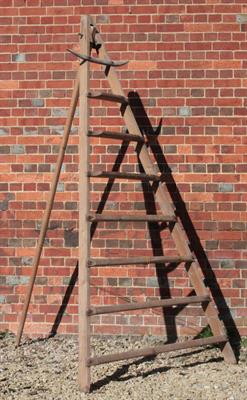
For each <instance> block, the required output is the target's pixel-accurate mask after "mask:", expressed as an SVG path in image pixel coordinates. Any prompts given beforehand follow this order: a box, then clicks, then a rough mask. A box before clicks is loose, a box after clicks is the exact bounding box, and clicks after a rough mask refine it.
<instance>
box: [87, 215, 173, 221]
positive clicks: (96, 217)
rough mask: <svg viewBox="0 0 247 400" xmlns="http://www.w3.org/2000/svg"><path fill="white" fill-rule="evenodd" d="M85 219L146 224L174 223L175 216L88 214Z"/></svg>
mask: <svg viewBox="0 0 247 400" xmlns="http://www.w3.org/2000/svg"><path fill="white" fill-rule="evenodd" d="M87 219H88V220H89V221H91V222H96V221H147V222H155V221H156V222H159V221H164V222H175V221H176V216H175V215H149V214H141V215H138V214H136V215H131V214H126V215H119V214H108V215H107V214H89V215H88V217H87Z"/></svg>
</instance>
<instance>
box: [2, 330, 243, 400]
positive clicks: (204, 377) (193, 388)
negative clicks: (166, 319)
mask: <svg viewBox="0 0 247 400" xmlns="http://www.w3.org/2000/svg"><path fill="white" fill-rule="evenodd" d="M92 342H93V343H92V344H93V348H94V351H95V352H96V353H97V354H100V353H101V354H106V353H107V352H116V351H123V350H126V349H130V348H139V347H142V346H147V345H153V344H161V341H160V339H157V338H151V337H142V338H138V339H133V338H131V339H130V338H121V337H120V338H119V337H112V338H102V337H101V338H94V339H93V341H92ZM14 343H15V337H14V335H12V334H9V333H8V334H2V335H0V400H16V399H18V400H28V399H33V400H41V399H42V400H68V399H69V400H80V399H85V400H93V399H95V400H106V399H107V400H116V399H117V400H127V399H130V400H132V399H133V400H135V399H138V400H146V399H148V400H158V399H165V400H167V399H171V400H207V399H210V400H212V399H214V400H246V399H247V347H244V346H243V347H242V349H241V352H240V361H239V364H238V365H227V364H225V363H224V361H222V357H221V353H220V351H219V349H217V348H209V347H208V348H206V349H205V348H203V349H202V348H197V349H192V350H183V351H177V352H175V353H167V354H163V355H159V356H157V357H156V358H155V359H153V360H150V359H149V360H147V359H145V360H144V359H137V360H129V361H128V360H127V361H121V362H115V363H111V364H105V365H101V366H97V367H93V368H92V381H93V385H92V392H91V393H90V394H88V395H84V394H83V393H80V391H79V389H78V384H77V368H78V360H77V359H78V355H77V353H78V350H77V341H76V338H74V337H68V336H66V337H62V336H56V337H54V338H50V339H44V340H33V341H31V340H26V341H25V342H24V344H23V345H22V346H21V347H19V348H18V349H15V346H14Z"/></svg>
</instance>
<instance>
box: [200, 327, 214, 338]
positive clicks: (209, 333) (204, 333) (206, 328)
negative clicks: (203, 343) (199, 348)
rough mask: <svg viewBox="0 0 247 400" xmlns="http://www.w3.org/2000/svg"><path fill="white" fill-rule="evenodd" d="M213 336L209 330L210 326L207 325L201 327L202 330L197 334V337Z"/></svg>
mask: <svg viewBox="0 0 247 400" xmlns="http://www.w3.org/2000/svg"><path fill="white" fill-rule="evenodd" d="M211 336H213V333H212V331H211V328H210V326H209V325H207V326H205V328H203V330H202V331H201V332H200V333H199V335H198V336H197V338H198V339H205V338H208V337H211Z"/></svg>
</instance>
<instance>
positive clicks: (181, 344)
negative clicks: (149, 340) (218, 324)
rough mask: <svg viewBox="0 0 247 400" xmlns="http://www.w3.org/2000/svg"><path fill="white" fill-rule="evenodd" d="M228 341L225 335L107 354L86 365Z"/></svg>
mask: <svg viewBox="0 0 247 400" xmlns="http://www.w3.org/2000/svg"><path fill="white" fill-rule="evenodd" d="M227 341H228V338H227V336H226V335H220V336H212V337H209V338H203V339H192V340H186V341H185V342H178V343H169V344H165V345H161V346H156V347H146V348H144V349H137V350H129V351H125V352H122V353H115V354H107V355H105V356H99V357H90V358H89V360H88V365H98V364H105V363H108V362H114V361H120V360H128V359H131V358H137V357H151V356H157V355H158V354H161V353H167V352H169V351H176V350H182V349H189V348H193V347H200V346H207V345H212V344H216V343H225V342H227Z"/></svg>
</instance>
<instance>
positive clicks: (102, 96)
mask: <svg viewBox="0 0 247 400" xmlns="http://www.w3.org/2000/svg"><path fill="white" fill-rule="evenodd" d="M87 97H89V98H90V99H98V100H107V101H113V102H116V103H121V104H128V99H127V98H126V97H124V96H121V95H118V94H113V93H107V92H93V93H92V92H88V94H87Z"/></svg>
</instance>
